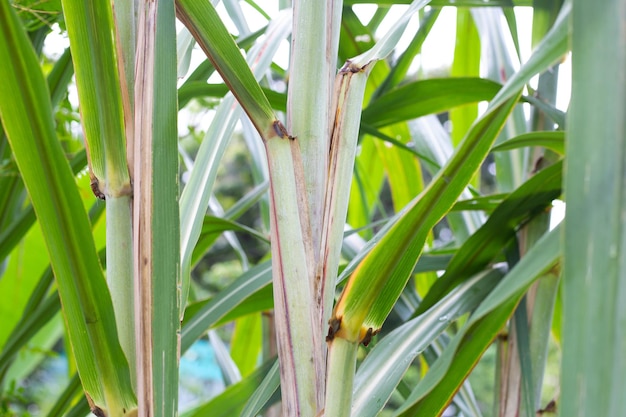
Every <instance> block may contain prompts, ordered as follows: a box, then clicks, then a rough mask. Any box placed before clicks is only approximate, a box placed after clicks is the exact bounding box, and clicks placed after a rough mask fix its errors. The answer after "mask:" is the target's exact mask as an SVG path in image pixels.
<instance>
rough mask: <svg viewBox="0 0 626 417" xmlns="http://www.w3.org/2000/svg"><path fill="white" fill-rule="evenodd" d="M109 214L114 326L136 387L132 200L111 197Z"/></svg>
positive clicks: (110, 271)
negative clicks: (115, 325)
mask: <svg viewBox="0 0 626 417" xmlns="http://www.w3.org/2000/svg"><path fill="white" fill-rule="evenodd" d="M106 211H107V234H106V241H107V253H106V257H107V283H108V284H109V290H110V291H111V298H112V300H113V309H114V311H115V322H116V324H117V332H118V336H119V340H120V345H121V346H122V350H123V351H124V354H125V355H126V358H127V360H128V365H129V367H130V369H131V373H130V377H131V382H132V385H133V387H134V386H136V381H137V378H136V372H135V371H134V370H135V325H134V323H135V321H134V317H135V307H134V305H135V303H134V294H133V258H132V255H133V252H132V246H133V242H132V226H131V202H130V196H121V197H110V198H108V199H107V201H106Z"/></svg>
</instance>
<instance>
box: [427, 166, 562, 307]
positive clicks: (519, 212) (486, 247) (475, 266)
mask: <svg viewBox="0 0 626 417" xmlns="http://www.w3.org/2000/svg"><path fill="white" fill-rule="evenodd" d="M562 170H563V164H562V163H556V164H554V165H551V166H549V167H548V168H546V169H544V170H542V171H540V172H539V173H537V174H536V175H534V176H533V177H532V178H531V179H529V180H528V181H526V182H525V183H524V184H523V185H522V186H520V187H519V188H518V189H517V190H515V191H513V192H512V193H511V194H509V195H508V196H507V197H506V198H505V199H504V200H503V201H502V203H500V205H499V206H498V207H497V208H496V209H495V210H494V211H493V213H492V214H491V216H489V219H488V220H487V222H486V223H485V224H484V225H483V226H482V227H481V228H480V229H478V230H477V231H476V232H475V233H474V234H473V235H472V236H470V238H469V239H468V240H467V241H466V242H465V243H464V244H463V246H462V247H461V248H460V249H459V250H458V251H457V253H456V254H455V255H454V257H453V258H452V260H451V261H450V264H448V267H447V268H446V272H445V273H444V274H443V276H441V278H439V279H438V280H437V281H436V282H435V284H434V285H433V286H432V287H431V288H430V291H429V292H428V294H426V297H424V299H423V300H422V302H421V303H420V305H419V307H418V309H417V311H416V312H415V313H416V314H421V313H423V312H425V311H426V310H427V309H428V308H430V307H431V306H432V305H434V304H435V303H436V302H437V301H438V300H439V299H440V298H441V297H442V296H443V295H444V294H446V293H447V292H449V291H450V290H451V289H452V288H454V287H455V286H456V285H458V284H459V283H460V282H462V281H463V280H465V279H467V278H469V277H470V276H471V275H472V274H475V273H476V272H478V271H480V270H482V269H483V268H484V267H485V266H486V265H487V264H488V263H489V262H491V261H492V260H493V259H494V258H495V257H496V256H497V255H498V254H500V253H501V251H502V248H504V247H506V245H507V244H508V242H509V240H511V239H513V238H514V237H515V234H516V232H517V230H518V228H519V226H520V224H521V223H525V222H528V221H529V220H530V219H531V218H532V217H534V216H536V215H537V214H540V213H542V212H543V211H544V210H545V208H546V207H549V206H550V204H551V203H552V200H554V199H556V198H558V197H559V195H561V180H562V175H561V172H562Z"/></svg>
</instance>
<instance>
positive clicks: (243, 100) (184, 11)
mask: <svg viewBox="0 0 626 417" xmlns="http://www.w3.org/2000/svg"><path fill="white" fill-rule="evenodd" d="M176 14H177V16H178V18H179V19H180V20H181V21H182V22H183V23H184V24H185V26H187V29H189V31H190V32H191V33H192V35H193V36H194V38H195V39H196V42H198V45H200V47H201V48H202V50H203V51H204V52H205V53H206V55H207V57H208V58H209V59H210V60H211V62H212V63H213V65H214V66H215V68H216V69H217V71H218V72H219V73H220V75H221V76H222V78H223V79H224V82H225V83H226V84H227V85H228V88H229V89H230V91H232V92H233V94H234V95H235V97H237V101H238V102H239V104H241V106H242V107H243V109H244V111H245V112H246V113H247V114H248V116H249V117H250V120H252V123H253V124H254V126H255V127H256V129H257V130H258V131H259V133H260V134H261V137H263V138H270V137H273V136H276V135H277V133H276V131H275V129H274V121H275V120H277V118H276V116H275V115H274V111H273V110H272V106H271V105H270V103H269V101H268V100H267V97H266V96H265V94H263V90H261V86H260V85H259V83H258V82H257V81H256V79H255V77H254V75H253V74H252V71H251V70H250V67H248V64H247V63H246V60H245V59H244V57H243V56H242V55H241V52H240V51H239V48H238V47H237V44H236V43H235V41H234V40H233V38H232V36H230V34H229V33H228V30H227V29H226V26H224V23H223V22H222V19H221V18H220V17H219V15H218V14H217V12H216V11H215V8H214V7H213V6H212V5H211V2H206V1H194V0H178V1H177V2H176Z"/></svg>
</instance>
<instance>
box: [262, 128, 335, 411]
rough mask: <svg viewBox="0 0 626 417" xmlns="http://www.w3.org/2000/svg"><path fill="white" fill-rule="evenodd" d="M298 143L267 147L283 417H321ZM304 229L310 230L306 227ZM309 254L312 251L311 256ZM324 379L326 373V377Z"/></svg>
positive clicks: (272, 141) (271, 141) (269, 142)
mask: <svg viewBox="0 0 626 417" xmlns="http://www.w3.org/2000/svg"><path fill="white" fill-rule="evenodd" d="M298 144H299V143H298V140H297V139H288V138H278V137H275V138H271V139H269V140H267V141H266V143H265V146H266V150H267V156H268V164H269V174H270V228H271V237H272V270H273V281H274V310H275V312H276V316H275V318H276V339H277V344H278V355H279V358H280V364H281V392H282V401H283V414H284V415H294V416H315V415H316V414H317V412H318V406H319V404H318V402H319V397H318V393H319V390H318V389H317V381H318V378H319V377H320V374H319V372H320V371H318V370H317V369H316V363H319V362H316V350H317V349H319V344H318V345H317V346H316V345H315V343H319V342H320V341H319V340H317V338H318V337H319V335H316V334H315V332H313V331H312V329H313V328H314V326H313V323H314V322H313V320H314V319H313V317H312V316H311V311H312V310H311V309H312V305H313V301H314V298H313V297H312V296H311V293H312V288H311V285H310V283H309V279H308V278H309V271H308V265H310V263H309V260H308V258H307V253H310V252H311V248H310V247H308V248H306V247H305V245H306V244H307V242H309V245H310V240H309V239H310V238H309V236H306V235H305V234H304V233H305V231H308V230H309V228H308V227H306V225H308V218H307V213H308V210H307V206H306V201H305V197H304V194H303V191H304V190H303V189H304V178H303V173H302V162H301V161H300V149H299V148H298ZM303 225H305V226H304V227H303ZM307 249H308V250H307ZM321 375H322V376H323V371H322V372H321Z"/></svg>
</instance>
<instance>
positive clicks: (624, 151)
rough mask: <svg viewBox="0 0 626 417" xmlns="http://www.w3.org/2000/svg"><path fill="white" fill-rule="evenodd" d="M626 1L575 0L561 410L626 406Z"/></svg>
mask: <svg viewBox="0 0 626 417" xmlns="http://www.w3.org/2000/svg"><path fill="white" fill-rule="evenodd" d="M625 21H626V2H625V1H623V0H613V1H606V2H603V3H602V4H601V5H600V4H597V3H594V2H585V1H574V2H573V10H572V22H571V24H572V101H571V106H570V114H569V120H568V132H567V133H568V134H567V146H566V149H567V164H566V168H565V200H566V204H567V209H566V217H565V235H564V240H563V242H564V248H565V250H564V259H563V262H564V275H563V277H564V280H563V314H564V315H563V344H562V346H563V361H562V368H561V369H562V373H561V393H562V395H561V402H560V404H559V406H560V415H562V416H592V415H593V416H616V415H621V414H623V413H624V410H625V409H626V396H625V395H624V386H626V360H625V356H624V346H626V309H625V308H624V306H625V305H626V222H625V221H624V213H625V210H626V174H625V173H626V134H625V132H626V119H625V118H624V114H626V82H625V80H624V68H625V67H626V25H625V24H624V22H625Z"/></svg>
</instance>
